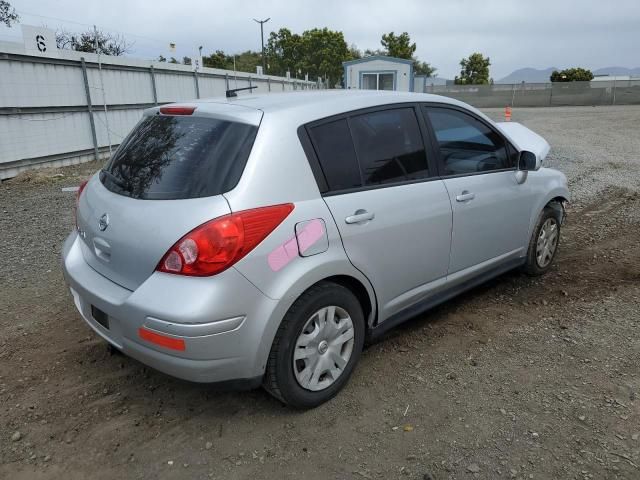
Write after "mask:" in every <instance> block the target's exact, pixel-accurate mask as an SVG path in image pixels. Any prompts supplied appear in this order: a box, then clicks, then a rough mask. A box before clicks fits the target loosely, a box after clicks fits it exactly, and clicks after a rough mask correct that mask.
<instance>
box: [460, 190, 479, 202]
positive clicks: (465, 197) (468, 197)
mask: <svg viewBox="0 0 640 480" xmlns="http://www.w3.org/2000/svg"><path fill="white" fill-rule="evenodd" d="M474 198H476V194H475V193H471V192H469V191H468V190H463V191H462V193H461V194H460V195H458V196H456V202H468V201H469V200H473V199H474Z"/></svg>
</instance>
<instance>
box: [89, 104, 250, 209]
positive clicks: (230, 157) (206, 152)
mask: <svg viewBox="0 0 640 480" xmlns="http://www.w3.org/2000/svg"><path fill="white" fill-rule="evenodd" d="M257 130H258V128H257V127H256V126H254V125H247V124H243V123H238V122H231V121H227V120H220V119H215V118H207V117H192V116H164V115H155V116H151V117H144V118H143V119H142V120H141V121H140V123H139V124H138V125H137V126H136V127H135V128H134V129H133V131H132V132H131V133H130V134H129V135H128V136H127V138H126V139H125V140H124V142H123V143H122V144H121V145H120V147H119V148H118V149H117V150H116V152H115V153H114V155H113V156H112V157H111V160H110V161H109V163H108V164H107V166H106V167H105V168H104V169H103V170H102V172H100V180H101V181H102V183H103V185H104V186H105V187H106V188H107V189H109V190H111V191H112V192H115V193H118V194H120V195H125V196H128V197H132V198H137V199H147V200H176V199H187V198H199V197H209V196H213V195H220V194H222V193H225V192H228V191H229V190H231V189H233V188H234V187H235V186H236V184H237V183H238V181H239V180H240V177H241V175H242V172H243V171H244V167H245V165H246V163H247V159H248V158H249V153H250V152H251V148H252V146H253V141H254V140H255V136H256V133H257Z"/></svg>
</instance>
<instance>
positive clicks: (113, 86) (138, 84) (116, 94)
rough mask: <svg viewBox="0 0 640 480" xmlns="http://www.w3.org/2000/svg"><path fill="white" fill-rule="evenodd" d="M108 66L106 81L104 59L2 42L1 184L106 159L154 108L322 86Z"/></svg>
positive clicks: (146, 65) (127, 63)
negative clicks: (32, 51)
mask: <svg viewBox="0 0 640 480" xmlns="http://www.w3.org/2000/svg"><path fill="white" fill-rule="evenodd" d="M82 59H84V66H83V61H82ZM101 60H102V79H101V78H100V77H101V75H100V71H99V69H98V56H97V55H94V54H91V53H81V52H73V51H68V50H59V51H58V52H57V58H47V57H40V56H34V55H29V54H27V52H26V51H25V49H24V46H22V45H19V44H16V43H8V42H0V179H4V178H10V177H12V176H15V175H16V174H17V173H19V172H20V171H22V170H25V169H28V168H36V167H40V166H57V165H68V164H73V163H80V162H83V161H88V160H92V159H94V158H96V157H104V156H105V155H108V151H109V143H111V145H112V147H113V146H116V145H118V144H119V143H120V142H121V141H122V139H123V138H124V136H125V135H127V133H128V132H129V130H131V128H132V127H133V126H134V125H135V124H136V123H137V121H138V120H139V119H140V117H141V116H142V112H143V110H144V109H145V108H149V107H152V106H154V105H158V104H163V103H170V102H176V101H182V100H190V99H195V98H206V97H214V96H221V95H224V93H225V90H226V89H227V88H241V87H246V86H249V85H253V86H257V87H258V88H256V89H255V90H253V92H254V93H268V92H282V91H292V90H300V89H312V88H316V87H317V85H316V84H315V83H313V82H304V81H301V80H294V79H290V80H287V79H284V78H281V77H274V76H268V75H261V76H257V75H251V74H248V73H244V72H243V73H241V72H238V73H237V74H234V72H230V71H226V70H219V69H213V68H203V69H202V70H201V71H200V72H198V73H195V72H193V71H192V69H191V67H190V66H184V65H174V64H167V63H157V62H151V61H144V60H136V59H131V58H125V57H108V56H104V55H103V56H102V58H101ZM85 74H86V82H85ZM102 85H104V93H103V88H102ZM87 92H88V94H87ZM242 94H243V93H239V95H242ZM88 99H90V102H91V105H92V108H91V110H92V111H91V112H90V107H89V102H88ZM103 102H106V105H107V112H106V114H105V110H104V103H103ZM92 117H93V122H92V121H91V119H92ZM92 123H93V126H92ZM107 125H108V126H109V127H108V129H107ZM94 138H95V141H94ZM109 140H110V142H109Z"/></svg>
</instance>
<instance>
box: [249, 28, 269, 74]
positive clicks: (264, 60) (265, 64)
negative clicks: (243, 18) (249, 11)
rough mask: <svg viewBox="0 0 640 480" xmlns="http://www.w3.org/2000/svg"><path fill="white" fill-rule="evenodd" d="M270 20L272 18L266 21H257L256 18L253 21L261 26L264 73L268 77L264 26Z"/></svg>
mask: <svg viewBox="0 0 640 480" xmlns="http://www.w3.org/2000/svg"><path fill="white" fill-rule="evenodd" d="M269 20H271V17H269V18H267V19H266V20H256V19H255V18H254V19H253V21H254V22H256V23H259V24H260V40H261V41H262V73H263V74H264V75H266V73H267V62H266V59H265V58H264V28H263V25H264V24H265V23H267V22H268V21H269Z"/></svg>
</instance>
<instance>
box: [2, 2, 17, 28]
mask: <svg viewBox="0 0 640 480" xmlns="http://www.w3.org/2000/svg"><path fill="white" fill-rule="evenodd" d="M18 20H20V16H19V15H18V14H17V13H16V9H15V8H13V7H12V6H11V4H10V3H9V2H5V0H0V23H4V24H5V25H6V26H7V27H10V26H11V24H12V23H14V22H17V21H18Z"/></svg>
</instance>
